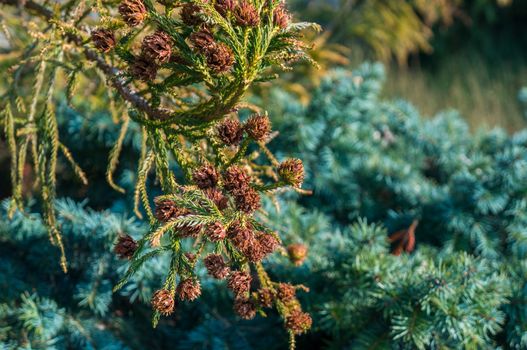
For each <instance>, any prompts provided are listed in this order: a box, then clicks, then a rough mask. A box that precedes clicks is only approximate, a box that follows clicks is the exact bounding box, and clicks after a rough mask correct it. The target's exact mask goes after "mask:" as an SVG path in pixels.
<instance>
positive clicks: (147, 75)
mask: <svg viewBox="0 0 527 350" xmlns="http://www.w3.org/2000/svg"><path fill="white" fill-rule="evenodd" d="M157 69H158V66H157V64H155V62H152V61H150V60H149V59H148V58H146V57H143V56H139V57H136V58H135V60H134V61H133V63H132V64H131V66H130V74H131V75H132V76H133V77H134V78H136V79H139V80H142V81H144V82H148V81H151V80H154V79H155V78H156V75H157Z"/></svg>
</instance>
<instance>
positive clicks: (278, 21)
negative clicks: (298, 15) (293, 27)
mask: <svg viewBox="0 0 527 350" xmlns="http://www.w3.org/2000/svg"><path fill="white" fill-rule="evenodd" d="M290 21H291V14H290V13H289V11H287V9H286V8H285V4H284V3H283V2H282V3H280V5H278V6H277V7H276V8H275V9H274V12H273V23H274V25H275V26H278V27H280V28H281V29H285V28H287V26H288V25H289V22H290Z"/></svg>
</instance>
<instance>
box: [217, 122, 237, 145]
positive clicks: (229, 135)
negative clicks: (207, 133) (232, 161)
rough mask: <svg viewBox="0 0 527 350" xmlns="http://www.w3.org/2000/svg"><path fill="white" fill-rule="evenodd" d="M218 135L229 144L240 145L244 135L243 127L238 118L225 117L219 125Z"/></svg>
mask: <svg viewBox="0 0 527 350" xmlns="http://www.w3.org/2000/svg"><path fill="white" fill-rule="evenodd" d="M217 131H218V137H219V139H220V140H221V142H223V143H224V144H226V145H227V146H236V145H238V144H239V143H240V142H241V140H242V137H243V129H242V125H241V124H240V122H239V121H238V120H236V119H225V120H224V121H223V122H222V123H220V124H219V125H218V127H217Z"/></svg>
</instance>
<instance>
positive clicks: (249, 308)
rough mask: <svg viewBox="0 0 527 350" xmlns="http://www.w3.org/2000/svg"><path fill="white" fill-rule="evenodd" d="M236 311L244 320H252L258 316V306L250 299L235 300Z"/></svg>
mask: <svg viewBox="0 0 527 350" xmlns="http://www.w3.org/2000/svg"><path fill="white" fill-rule="evenodd" d="M234 311H235V312H236V313H237V314H238V315H239V316H240V317H241V318H243V319H244V320H251V319H253V318H254V316H256V306H255V305H254V302H253V301H251V300H250V299H236V300H234Z"/></svg>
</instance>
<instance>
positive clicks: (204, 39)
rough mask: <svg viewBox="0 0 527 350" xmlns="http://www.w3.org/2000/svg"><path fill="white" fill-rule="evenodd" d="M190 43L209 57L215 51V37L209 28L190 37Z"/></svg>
mask: <svg viewBox="0 0 527 350" xmlns="http://www.w3.org/2000/svg"><path fill="white" fill-rule="evenodd" d="M190 42H191V43H192V46H194V48H195V49H196V50H197V51H198V52H201V53H202V54H204V55H207V54H208V53H209V52H210V51H211V50H214V48H215V46H216V42H215V41H214V36H212V33H211V32H210V30H208V29H207V28H202V29H200V30H198V31H197V32H194V33H192V34H191V35H190Z"/></svg>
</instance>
